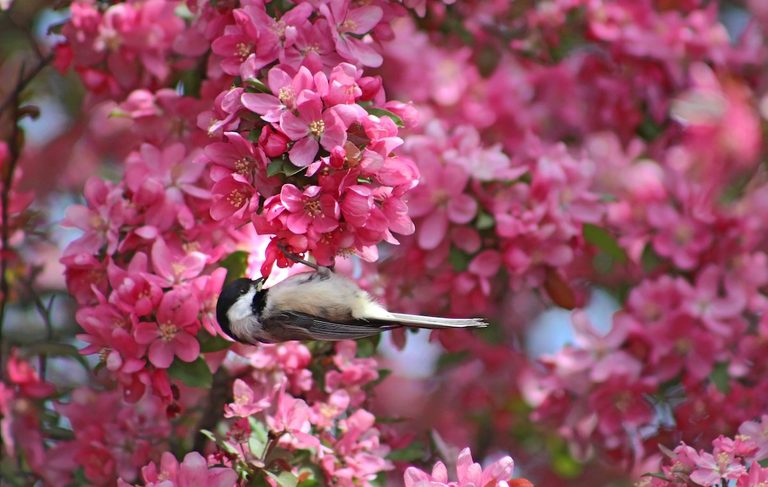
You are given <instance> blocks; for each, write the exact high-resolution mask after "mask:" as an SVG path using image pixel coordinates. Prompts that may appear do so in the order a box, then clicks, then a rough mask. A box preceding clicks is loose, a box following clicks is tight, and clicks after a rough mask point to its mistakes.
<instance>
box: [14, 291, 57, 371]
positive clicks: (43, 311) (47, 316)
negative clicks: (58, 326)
mask: <svg viewBox="0 0 768 487" xmlns="http://www.w3.org/2000/svg"><path fill="white" fill-rule="evenodd" d="M33 280H34V277H32V278H30V279H24V280H22V282H23V283H24V285H25V286H26V288H27V292H28V293H29V296H30V297H31V298H32V302H33V303H34V305H35V309H37V312H38V314H39V315H40V317H41V318H42V319H43V323H44V324H45V332H46V333H45V337H46V340H47V342H48V343H50V342H51V341H52V340H53V322H52V321H51V308H52V307H53V299H54V298H55V297H56V296H51V299H50V301H48V305H47V306H46V305H45V303H43V299H42V298H41V297H40V295H39V294H38V293H37V291H36V290H35V287H34V285H33ZM39 359H40V362H39V363H40V378H41V379H42V380H45V372H46V368H47V364H48V360H47V359H48V356H47V355H46V354H44V353H41V354H40V357H39Z"/></svg>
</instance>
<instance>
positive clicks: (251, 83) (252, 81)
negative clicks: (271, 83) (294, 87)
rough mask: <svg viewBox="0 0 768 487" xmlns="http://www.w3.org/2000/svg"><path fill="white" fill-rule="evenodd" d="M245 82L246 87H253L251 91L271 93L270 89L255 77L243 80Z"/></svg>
mask: <svg viewBox="0 0 768 487" xmlns="http://www.w3.org/2000/svg"><path fill="white" fill-rule="evenodd" d="M245 84H246V85H248V88H253V91H257V92H259V93H272V90H270V89H269V87H268V86H267V85H265V84H264V83H262V82H261V81H259V80H257V79H256V78H248V79H247V80H245Z"/></svg>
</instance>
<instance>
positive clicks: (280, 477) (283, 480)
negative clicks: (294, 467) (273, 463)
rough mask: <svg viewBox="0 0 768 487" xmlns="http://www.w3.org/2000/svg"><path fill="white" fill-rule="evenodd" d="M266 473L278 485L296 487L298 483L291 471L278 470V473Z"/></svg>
mask: <svg viewBox="0 0 768 487" xmlns="http://www.w3.org/2000/svg"><path fill="white" fill-rule="evenodd" d="M267 475H269V476H270V477H272V478H273V479H274V480H275V481H276V482H277V485H279V486H280V487H296V486H297V485H299V479H298V478H297V477H296V476H295V475H293V474H292V473H291V472H280V473H279V474H274V473H272V472H269V471H267Z"/></svg>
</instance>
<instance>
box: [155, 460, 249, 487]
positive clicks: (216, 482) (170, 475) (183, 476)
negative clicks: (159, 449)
mask: <svg viewBox="0 0 768 487" xmlns="http://www.w3.org/2000/svg"><path fill="white" fill-rule="evenodd" d="M141 476H142V478H143V479H144V482H145V483H146V484H145V485H146V487H196V486H200V485H205V486H211V487H234V486H235V485H237V473H236V472H235V471H234V470H232V469H231V468H226V467H209V466H208V462H207V461H206V460H205V458H204V457H203V456H202V455H200V454H199V453H197V452H191V453H187V454H186V455H185V456H184V461H183V462H182V463H181V464H179V462H178V461H177V460H176V458H175V457H174V456H173V454H172V453H169V452H165V453H163V456H162V457H161V459H160V468H159V470H158V467H157V466H156V465H155V464H154V463H150V464H149V465H147V466H146V467H143V468H142V469H141Z"/></svg>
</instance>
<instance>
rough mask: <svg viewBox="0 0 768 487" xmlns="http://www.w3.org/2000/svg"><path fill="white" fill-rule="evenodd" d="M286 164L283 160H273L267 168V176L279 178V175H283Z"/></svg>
mask: <svg viewBox="0 0 768 487" xmlns="http://www.w3.org/2000/svg"><path fill="white" fill-rule="evenodd" d="M284 163H285V161H283V160H282V159H272V162H270V163H269V165H268V166H267V176H268V177H270V178H271V177H272V176H277V175H278V174H282V173H283V164H284Z"/></svg>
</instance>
